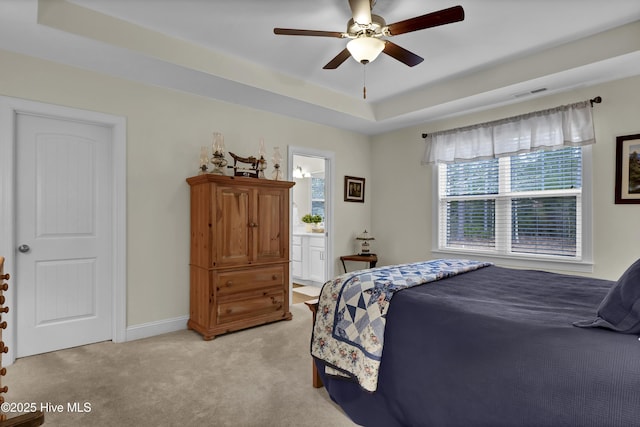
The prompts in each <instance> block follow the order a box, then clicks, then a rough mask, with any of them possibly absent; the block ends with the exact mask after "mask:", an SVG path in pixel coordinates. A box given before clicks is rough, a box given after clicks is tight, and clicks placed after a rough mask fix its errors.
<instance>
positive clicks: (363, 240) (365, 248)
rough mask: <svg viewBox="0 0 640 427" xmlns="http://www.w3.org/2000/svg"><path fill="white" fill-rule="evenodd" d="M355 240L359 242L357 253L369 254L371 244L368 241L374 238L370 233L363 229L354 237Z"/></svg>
mask: <svg viewBox="0 0 640 427" xmlns="http://www.w3.org/2000/svg"><path fill="white" fill-rule="evenodd" d="M356 240H358V241H359V243H360V253H359V254H358V255H371V245H370V244H369V241H370V240H376V239H375V238H374V237H373V236H372V235H370V234H369V233H368V232H367V230H364V231H363V232H362V233H361V234H359V235H358V236H357V237H356Z"/></svg>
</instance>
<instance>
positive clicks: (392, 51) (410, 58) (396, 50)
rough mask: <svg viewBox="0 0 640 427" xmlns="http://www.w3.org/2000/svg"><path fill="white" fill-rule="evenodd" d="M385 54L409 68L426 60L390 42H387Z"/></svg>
mask: <svg viewBox="0 0 640 427" xmlns="http://www.w3.org/2000/svg"><path fill="white" fill-rule="evenodd" d="M383 52H384V53H386V54H387V55H389V56H390V57H392V58H395V59H397V60H398V61H400V62H402V63H404V64H406V65H408V66H409V67H413V66H415V65H418V64H419V63H421V62H422V61H424V58H422V57H420V56H418V55H416V54H415V53H413V52H410V51H408V50H407V49H405V48H403V47H400V46H398V45H397V44H395V43H392V42H390V41H389V40H385V43H384V50H383Z"/></svg>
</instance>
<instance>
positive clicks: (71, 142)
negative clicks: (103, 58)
mask: <svg viewBox="0 0 640 427" xmlns="http://www.w3.org/2000/svg"><path fill="white" fill-rule="evenodd" d="M111 142H112V129H111V128H110V127H107V126H102V125H97V124H92V123H86V122H78V121H72V120H67V119H59V118H53V117H43V116H37V115H30V114H17V116H16V158H17V168H16V171H17V175H16V190H17V191H16V203H17V206H16V222H17V230H16V242H17V245H18V252H17V256H16V277H15V281H14V283H15V286H16V288H15V289H16V292H17V294H16V298H17V301H16V316H17V318H16V323H17V325H16V327H17V336H16V355H17V356H18V357H22V356H28V355H31V354H38V353H43V352H48V351H53V350H58V349H62V348H69V347H74V346H78V345H84V344H88V343H93V342H98V341H105V340H110V339H111V338H112V292H113V289H112V280H113V278H112V276H113V270H112V267H113V265H112V263H113V255H112V238H111V230H112V216H113V213H112V211H113V209H112V179H111V174H112V161H113V159H112V154H111V153H112V150H111V149H110V144H111Z"/></svg>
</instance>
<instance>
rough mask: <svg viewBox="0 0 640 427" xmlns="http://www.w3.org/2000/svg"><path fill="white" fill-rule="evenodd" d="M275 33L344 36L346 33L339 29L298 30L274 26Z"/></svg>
mask: <svg viewBox="0 0 640 427" xmlns="http://www.w3.org/2000/svg"><path fill="white" fill-rule="evenodd" d="M273 33H274V34H279V35H284V36H315V37H337V38H343V37H344V34H343V33H341V32H339V31H318V30H296V29H292V28H274V29H273Z"/></svg>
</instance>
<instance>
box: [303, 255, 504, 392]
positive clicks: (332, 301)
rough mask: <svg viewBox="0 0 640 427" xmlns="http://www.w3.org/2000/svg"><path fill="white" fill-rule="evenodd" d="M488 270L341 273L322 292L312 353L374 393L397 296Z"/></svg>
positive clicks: (457, 263)
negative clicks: (389, 316)
mask: <svg viewBox="0 0 640 427" xmlns="http://www.w3.org/2000/svg"><path fill="white" fill-rule="evenodd" d="M489 265H491V264H490V263H486V262H480V261H468V260H456V259H439V260H432V261H425V262H417V263H411V264H400V265H394V266H388V267H379V268H374V269H370V270H361V271H357V272H353V273H347V274H343V275H342V276H339V277H337V278H335V279H334V280H331V281H329V282H327V283H325V285H324V286H323V288H322V292H321V293H320V297H319V302H318V313H317V316H316V323H315V325H314V328H313V334H312V337H311V354H312V355H313V356H314V357H316V358H318V359H321V360H323V361H324V362H325V363H326V364H327V365H328V366H330V367H332V368H333V370H332V371H331V372H328V373H333V374H335V375H344V374H347V375H349V376H352V377H354V378H356V379H357V380H358V382H359V384H360V385H361V386H362V387H363V388H364V389H365V390H368V391H375V390H376V387H377V382H378V369H379V366H380V360H381V358H382V350H383V346H384V330H385V324H386V314H387V310H388V308H389V304H390V302H391V298H392V297H393V295H394V294H395V293H396V292H398V291H400V290H402V289H406V288H410V287H412V286H417V285H421V284H424V283H428V282H433V281H436V280H440V279H444V278H447V277H451V276H455V275H457V274H461V273H465V272H468V271H473V270H477V269H479V268H482V267H486V266H489ZM328 369H331V368H328Z"/></svg>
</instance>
